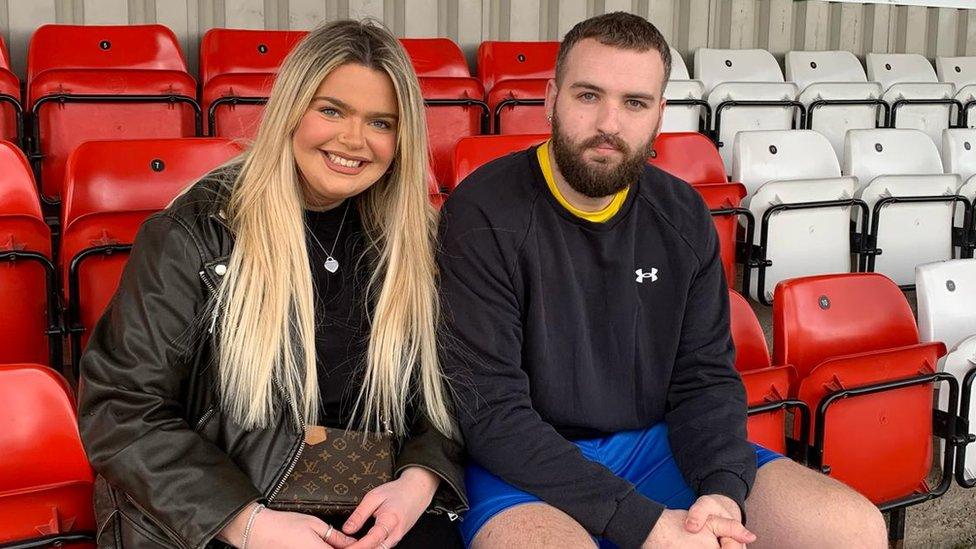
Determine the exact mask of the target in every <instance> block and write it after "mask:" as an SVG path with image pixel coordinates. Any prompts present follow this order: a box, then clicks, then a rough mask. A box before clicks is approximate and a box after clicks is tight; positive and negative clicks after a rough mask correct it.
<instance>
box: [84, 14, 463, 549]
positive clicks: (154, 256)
mask: <svg viewBox="0 0 976 549" xmlns="http://www.w3.org/2000/svg"><path fill="white" fill-rule="evenodd" d="M427 172H428V164H427V140H426V129H425V124H424V107H423V100H422V98H421V95H420V90H419V85H418V83H417V79H416V76H415V75H414V73H413V71H412V69H411V66H410V63H409V60H408V58H407V56H406V54H405V53H404V51H403V49H402V48H401V47H400V45H399V43H398V42H397V40H396V39H395V38H394V37H393V36H392V35H391V34H390V33H389V32H388V31H386V30H385V29H383V28H382V27H380V26H378V25H374V24H370V23H358V22H352V21H342V22H336V23H332V24H329V25H326V26H324V27H322V28H319V29H317V30H315V31H313V32H312V33H310V34H309V35H308V37H307V38H306V39H305V40H304V41H302V42H301V43H300V44H298V45H297V47H296V48H295V50H294V51H293V52H292V53H291V55H290V56H289V57H288V58H287V59H286V61H285V62H284V64H283V66H282V67H281V70H280V72H279V75H278V78H277V80H276V82H275V84H274V88H273V89H272V92H271V96H270V98H269V100H268V103H267V107H266V110H265V113H264V116H263V119H262V122H261V126H260V128H259V130H258V134H257V137H256V139H255V142H254V145H253V147H252V148H251V149H250V150H249V151H248V152H246V153H245V154H244V155H243V156H242V157H241V159H239V160H238V161H236V162H234V163H231V164H230V165H228V166H225V167H224V168H221V169H219V170H217V171H215V172H213V173H211V174H210V175H208V176H206V177H204V178H203V179H202V180H201V181H199V182H198V183H196V184H194V185H193V186H192V187H190V188H189V189H188V190H187V191H186V192H185V193H184V194H183V195H182V196H180V197H178V198H177V199H176V200H175V201H174V202H173V203H172V204H171V205H170V207H169V208H167V209H166V210H165V211H164V212H161V213H160V214H157V215H155V216H153V217H151V218H150V219H149V220H147V222H146V223H145V224H144V226H143V227H142V229H141V231H140V234H139V236H138V237H137V239H136V243H135V245H134V247H133V250H132V254H131V256H130V259H129V261H128V263H127V265H126V269H125V273H124V275H123V277H122V281H121V283H120V285H119V289H118V292H117V293H116V296H115V298H114V299H113V301H112V304H111V305H110V307H109V309H108V310H107V311H106V313H105V315H104V317H103V318H102V319H101V321H100V322H99V323H98V325H97V327H96V328H95V330H94V332H93V335H92V339H91V342H90V343H89V346H88V349H87V351H86V353H85V355H84V357H83V358H82V364H81V378H82V380H81V388H80V406H79V417H80V420H79V421H80V428H81V434H82V439H83V441H84V443H85V447H86V449H87V451H88V455H89V458H90V459H91V461H92V464H93V466H94V467H95V469H96V471H97V472H98V479H97V481H96V490H95V492H96V493H95V507H96V514H97V519H98V524H99V532H98V542H99V546H102V547H107V546H115V547H119V546H122V547H144V546H165V547H173V546H176V547H194V548H196V547H206V546H216V545H218V543H219V542H223V543H226V544H229V545H232V546H236V547H247V548H248V549H260V548H263V547H320V548H321V547H347V546H348V547H353V548H354V549H359V548H361V547H383V548H390V547H393V546H394V545H397V544H399V546H400V547H410V546H412V547H451V546H454V545H458V544H459V539H458V537H457V536H458V534H457V529H456V528H455V525H454V523H453V522H452V521H453V519H455V518H456V517H457V513H459V512H461V511H463V510H464V509H465V508H466V507H465V500H464V494H463V492H462V489H463V476H462V475H463V473H462V470H461V469H460V466H459V461H460V459H461V454H462V452H461V449H460V447H459V445H458V444H456V443H455V442H454V441H453V439H452V438H451V437H452V435H453V429H454V427H453V424H452V420H451V417H450V406H449V398H448V394H447V391H446V389H445V385H444V384H443V383H442V378H441V372H440V368H439V365H438V362H437V349H436V344H435V338H436V334H435V331H436V330H435V326H436V324H437V322H438V308H437V299H436V290H435V281H434V278H435V267H434V260H433V246H434V245H433V239H434V231H435V219H434V217H435V216H434V213H433V210H432V208H431V207H430V205H429V203H428V202H427V200H428V198H427V184H426V182H427ZM313 426H315V427H314V428H313ZM326 427H331V428H339V429H345V428H352V429H361V430H364V431H369V432H371V433H378V432H381V431H383V430H384V429H388V430H389V432H391V433H392V435H393V438H394V439H395V441H396V442H398V444H396V445H395V447H396V448H398V451H396V452H394V456H395V460H394V461H395V463H394V474H393V475H392V478H389V479H388V480H389V482H385V483H382V484H380V485H379V486H378V487H376V488H374V489H372V490H371V491H369V492H368V494H367V495H366V496H365V497H364V498H363V499H362V500H361V502H359V504H358V506H357V507H356V509H355V511H354V512H352V513H351V516H348V518H347V517H346V516H342V515H339V516H335V515H329V516H326V517H325V518H326V520H324V521H323V520H321V519H320V518H315V517H313V516H311V515H308V514H303V513H299V512H290V511H283V510H275V506H276V503H278V502H279V499H280V498H281V495H280V491H281V490H282V488H283V487H284V486H285V485H287V484H289V483H290V482H292V479H293V478H294V477H293V476H292V475H294V474H297V473H298V472H301V471H304V470H308V471H316V472H317V469H316V468H317V467H318V466H319V464H317V463H314V460H315V459H319V458H317V457H316V455H317V454H320V452H305V453H304V455H302V449H303V448H305V447H306V446H308V447H309V448H311V446H309V444H312V443H317V442H320V441H321V440H324V439H323V438H322V437H324V436H325V435H324V434H323V435H322V436H320V437H319V440H318V441H312V440H311V438H315V437H314V436H313V434H312V433H325V432H326V431H324V428H326ZM310 437H311V438H310ZM365 440H366V439H365V435H364V438H363V441H365ZM321 454H322V456H323V457H322V458H321V459H325V456H326V454H324V453H321ZM329 457H331V456H329ZM358 458H359V456H354V457H353V458H350V459H358ZM323 463H325V462H323ZM369 467H370V466H369V465H367V469H368V468H369ZM337 468H339V469H343V471H338V469H337V471H330V472H331V475H329V474H325V473H323V475H322V477H321V481H322V482H325V481H326V480H329V481H332V482H334V479H333V477H335V476H341V477H342V480H343V481H344V482H345V483H346V484H349V483H356V482H358V480H357V479H358V478H359V477H358V476H355V475H354V472H353V473H350V472H348V471H345V469H348V467H346V466H345V465H342V464H340V465H339V466H337ZM343 475H344V476H343ZM347 479H350V480H347ZM316 482H319V481H316ZM350 485H351V484H350ZM286 491H287V490H286ZM276 498H278V499H276ZM347 514H348V512H347Z"/></svg>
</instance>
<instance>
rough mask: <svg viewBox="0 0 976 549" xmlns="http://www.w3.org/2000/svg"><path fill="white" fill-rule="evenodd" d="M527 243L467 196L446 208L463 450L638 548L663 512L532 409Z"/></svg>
mask: <svg viewBox="0 0 976 549" xmlns="http://www.w3.org/2000/svg"><path fill="white" fill-rule="evenodd" d="M524 237H525V230H523V229H519V228H514V227H502V226H492V224H491V223H490V222H489V220H488V218H487V215H486V214H485V213H484V212H483V211H482V210H481V209H480V208H479V207H478V206H477V205H475V204H472V203H471V202H470V201H469V199H468V198H467V195H466V194H465V193H463V192H459V193H456V194H455V195H454V196H452V197H451V199H450V200H448V203H447V205H446V206H445V210H444V212H443V218H442V224H441V250H440V252H439V258H438V262H439V268H440V277H441V281H440V282H441V292H442V301H443V305H444V314H445V321H446V324H447V326H446V328H445V334H447V335H446V340H445V342H444V344H443V345H442V347H443V348H444V349H445V350H444V361H443V363H444V367H445V371H446V373H447V375H448V376H449V378H450V379H451V382H452V386H453V388H454V390H455V392H456V394H457V403H458V416H459V417H458V422H459V425H460V428H461V432H462V435H463V437H464V442H465V444H466V446H467V449H468V452H469V454H470V456H471V457H472V459H473V460H474V461H476V462H478V463H479V464H480V465H482V466H483V467H484V468H485V469H487V470H488V471H490V472H491V473H493V474H495V475H496V476H498V477H500V478H501V479H502V480H504V481H505V482H507V483H509V484H511V485H513V486H515V487H516V488H519V489H521V490H524V491H526V492H529V493H531V494H534V495H535V496H537V497H539V498H540V499H541V500H542V501H544V502H546V503H548V504H550V505H552V506H554V507H556V508H558V509H560V510H562V511H564V512H565V513H567V514H568V515H569V516H571V517H572V518H573V519H575V520H576V521H577V522H579V523H580V524H581V525H582V526H583V527H584V528H586V530H587V531H589V532H590V533H591V534H593V535H598V536H602V537H605V538H607V539H609V540H610V541H612V542H614V543H616V544H617V545H619V546H621V547H624V548H627V547H639V546H640V545H641V544H642V543H643V542H644V541H645V540H646V538H647V536H648V534H649V533H650V531H651V529H652V527H653V526H654V524H655V522H656V521H657V519H658V517H659V516H660V515H661V513H662V511H663V510H664V506H662V505H661V504H659V503H656V502H654V501H651V500H650V499H648V498H647V497H645V496H643V495H641V494H640V493H638V492H637V491H636V490H635V488H634V486H633V485H632V484H631V483H629V482H628V481H626V480H624V479H622V478H620V477H618V476H616V475H614V474H613V473H612V472H611V471H610V470H609V469H607V468H606V467H604V466H603V465H601V464H599V463H596V462H594V461H590V460H588V459H586V458H585V457H584V456H583V455H582V453H581V452H580V451H579V449H578V448H577V447H576V445H575V444H573V443H572V442H570V441H568V440H566V439H565V438H564V437H562V436H561V435H560V434H559V433H558V432H557V431H556V430H555V429H554V428H553V427H552V426H551V425H550V424H548V423H547V422H545V421H544V420H543V419H542V418H541V417H540V415H539V414H538V413H537V412H536V411H535V409H534V408H533V406H532V399H531V396H530V389H531V388H530V386H529V379H528V377H527V375H526V373H525V371H524V370H523V367H522V366H523V365H522V360H521V351H522V349H521V346H522V323H521V304H520V297H519V294H518V289H517V286H516V283H515V279H516V278H515V276H514V273H515V270H516V269H517V267H516V265H517V261H516V257H517V253H518V249H519V246H520V245H521V242H522V240H523V239H524Z"/></svg>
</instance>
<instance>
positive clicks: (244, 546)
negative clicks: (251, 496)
mask: <svg viewBox="0 0 976 549" xmlns="http://www.w3.org/2000/svg"><path fill="white" fill-rule="evenodd" d="M262 509H264V505H263V504H261V503H259V504H257V505H255V506H254V509H251V515H250V516H249V517H247V526H245V527H244V537H243V539H241V549H247V536H248V534H250V533H251V526H254V519H255V518H256V517H257V516H258V513H260V512H261V510H262Z"/></svg>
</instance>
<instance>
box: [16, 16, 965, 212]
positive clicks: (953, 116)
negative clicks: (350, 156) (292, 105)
mask: <svg viewBox="0 0 976 549" xmlns="http://www.w3.org/2000/svg"><path fill="white" fill-rule="evenodd" d="M302 36H304V32H302V31H251V30H233V29H213V30H211V31H209V32H208V33H207V34H206V35H205V36H204V38H203V40H202V42H201V47H200V72H199V83H200V90H199V93H197V82H196V80H194V78H193V77H192V76H191V75H190V74H189V73H188V72H187V67H186V63H185V61H184V58H183V54H182V52H181V50H180V47H179V44H178V42H177V40H176V37H175V36H174V35H173V33H172V32H171V31H170V30H169V29H167V28H166V27H163V26H161V25H130V26H73V25H45V26H42V27H40V28H39V29H37V31H36V32H35V33H34V35H33V36H32V38H31V43H30V47H29V50H28V59H27V82H26V86H25V88H26V96H25V98H24V100H23V101H21V96H20V87H19V83H18V81H17V78H16V77H15V76H14V75H13V74H12V73H11V72H10V70H9V59H8V58H7V54H6V52H5V49H3V53H2V54H0V107H4V108H3V116H0V123H2V127H0V136H4V137H6V138H9V139H13V140H16V139H17V138H18V137H22V138H24V141H23V143H24V146H25V150H27V151H28V153H29V154H28V157H29V159H30V160H31V162H32V165H33V166H34V168H35V172H36V173H37V174H38V176H39V182H40V184H41V189H42V193H41V194H42V198H45V200H46V201H47V202H52V203H56V202H57V201H58V199H59V198H60V196H61V193H62V190H63V185H64V163H65V161H66V159H67V156H68V155H69V154H70V153H71V151H72V150H73V149H74V148H75V147H76V146H77V145H78V144H80V143H81V142H83V141H88V140H96V139H127V138H167V137H188V136H197V135H210V136H219V137H232V138H245V139H246V138H250V137H252V136H253V135H254V132H255V131H256V127H257V121H258V119H259V117H260V113H261V111H262V105H263V104H264V102H265V101H266V100H267V96H268V94H269V93H270V89H271V86H272V84H273V80H274V76H275V74H276V71H277V68H278V67H279V66H280V64H281V62H282V60H283V59H284V57H285V55H286V54H287V53H288V52H289V51H290V49H291V48H292V47H293V46H294V44H295V43H296V42H297V41H298V40H300V39H301V37H302ZM403 44H404V46H405V47H406V49H407V51H408V53H409V55H410V57H411V60H412V61H413V64H414V66H415V67H416V70H417V73H418V75H419V76H420V83H421V88H422V92H423V95H424V98H425V100H426V102H427V106H428V125H429V134H430V141H431V149H432V159H433V171H434V175H435V177H436V180H437V182H438V183H439V184H440V185H441V186H443V187H447V186H449V184H450V183H449V182H450V181H454V180H456V179H457V177H456V174H454V173H452V171H451V167H452V163H451V155H452V152H453V150H454V145H455V143H456V141H457V140H458V139H459V138H461V137H464V136H471V135H478V134H482V133H489V132H493V133H506V134H513V133H518V134H522V133H528V134H533V133H544V132H547V131H548V124H547V121H546V120H545V117H544V115H543V109H542V103H543V99H544V97H545V90H546V85H547V81H548V79H549V78H551V77H552V76H553V75H554V71H555V60H556V53H557V51H558V43H557V42H495V41H488V42H484V43H482V44H481V46H480V48H479V51H478V67H477V73H478V77H477V78H476V77H473V76H472V75H471V72H470V70H469V68H468V65H467V62H466V60H465V58H464V55H463V53H462V51H461V50H460V48H459V47H458V46H457V45H456V44H455V43H453V42H452V41H450V40H448V39H444V38H429V39H428V38H424V39H416V38H414V39H403ZM672 59H673V67H672V74H671V82H670V83H669V85H668V88H667V90H666V93H665V95H666V97H667V98H668V100H669V103H670V105H671V108H669V109H668V110H667V112H666V115H665V121H664V130H665V131H668V132H675V131H699V130H702V131H703V132H704V133H706V134H708V135H711V136H713V137H714V140H715V142H716V144H717V146H718V148H719V152H720V154H721V156H722V160H723V165H724V167H725V172H726V173H727V174H728V173H731V171H732V158H733V155H732V151H731V146H730V145H732V144H733V143H734V139H735V135H736V134H737V133H738V132H739V131H743V130H754V129H789V128H794V127H795V128H808V129H814V130H816V131H819V132H821V133H822V134H824V135H825V136H826V137H827V138H828V140H829V141H830V143H831V145H832V146H833V147H834V151H835V154H836V155H837V157H838V158H841V159H842V158H843V155H844V138H845V135H846V132H847V130H850V129H871V128H875V127H888V126H890V127H896V128H917V129H920V130H922V131H924V132H926V133H927V134H928V135H929V136H930V137H931V138H932V139H933V140H934V142H935V143H936V146H937V147H941V132H942V130H944V129H946V128H949V127H955V126H966V125H968V124H969V121H968V118H969V117H968V116H967V113H969V112H971V109H972V107H974V106H976V57H960V58H955V57H951V58H950V57H945V58H938V59H937V61H936V67H937V69H938V71H936V70H935V69H933V66H932V64H931V63H929V61H928V60H926V59H925V58H924V57H922V56H919V55H913V54H873V53H872V54H868V55H867V64H866V65H867V70H866V71H865V69H864V68H863V67H862V66H861V64H860V62H859V61H858V60H857V58H856V57H854V56H853V54H851V53H849V52H842V51H841V52H836V51H835V52H808V51H794V52H790V53H788V54H787V56H786V61H785V67H786V71H785V77H784V72H783V71H782V70H781V69H780V66H779V64H778V63H777V61H776V60H775V59H774V58H773V56H772V54H770V53H769V52H767V51H765V50H719V49H712V48H701V49H699V50H698V51H697V52H696V53H695V56H694V69H695V70H694V78H695V79H694V80H693V79H692V75H691V74H690V73H689V71H688V68H687V66H686V65H685V64H684V61H683V59H682V57H681V56H680V55H679V54H678V53H677V52H676V51H674V50H672ZM197 97H199V101H198V100H197ZM21 105H23V111H24V113H26V114H25V115H22V114H21ZM814 113H816V115H817V116H816V117H814ZM24 118H26V119H27V121H28V122H29V124H28V125H27V128H26V129H25V127H24ZM96 122H97V123H96ZM974 124H976V120H974Z"/></svg>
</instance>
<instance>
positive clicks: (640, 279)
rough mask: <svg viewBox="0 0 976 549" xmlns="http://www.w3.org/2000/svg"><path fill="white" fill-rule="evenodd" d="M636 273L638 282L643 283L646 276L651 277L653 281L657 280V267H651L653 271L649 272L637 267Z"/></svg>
mask: <svg viewBox="0 0 976 549" xmlns="http://www.w3.org/2000/svg"><path fill="white" fill-rule="evenodd" d="M634 274H636V275H637V283H638V284H643V283H644V279H645V278H650V279H651V282H657V268H655V267H651V272H649V273H645V272H644V269H637V270H636V271H634Z"/></svg>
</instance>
